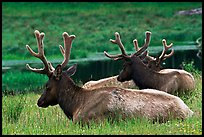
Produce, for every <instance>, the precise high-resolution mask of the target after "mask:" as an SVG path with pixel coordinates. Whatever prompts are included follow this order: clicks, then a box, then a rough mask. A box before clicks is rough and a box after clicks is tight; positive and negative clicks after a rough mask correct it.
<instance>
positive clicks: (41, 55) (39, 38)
mask: <svg viewBox="0 0 204 137" xmlns="http://www.w3.org/2000/svg"><path fill="white" fill-rule="evenodd" d="M34 33H35V36H36V40H37V45H38V53H35V52H34V51H33V50H32V49H31V48H30V46H28V45H26V48H27V50H28V51H29V52H30V53H31V55H33V56H34V57H37V58H39V59H40V60H41V61H42V62H43V64H44V68H43V69H42V68H41V69H36V68H32V67H30V65H29V64H26V67H27V69H29V70H31V71H33V72H36V73H40V74H47V75H48V76H50V74H51V70H50V69H49V65H48V61H47V59H46V57H45V54H44V44H43V38H44V36H45V34H44V33H40V32H39V31H38V30H35V32H34Z"/></svg>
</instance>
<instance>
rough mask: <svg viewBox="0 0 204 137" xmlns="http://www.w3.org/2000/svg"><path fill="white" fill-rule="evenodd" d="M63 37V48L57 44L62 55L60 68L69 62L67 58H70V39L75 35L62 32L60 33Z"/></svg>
mask: <svg viewBox="0 0 204 137" xmlns="http://www.w3.org/2000/svg"><path fill="white" fill-rule="evenodd" d="M62 36H63V39H64V48H63V47H62V46H61V45H59V48H60V51H61V53H62V55H63V57H64V60H63V62H62V63H61V65H62V68H64V67H65V66H66V65H67V63H68V62H69V58H70V52H71V47H72V41H73V39H74V38H75V37H76V36H75V35H70V36H69V34H68V33H67V32H64V33H63V34H62Z"/></svg>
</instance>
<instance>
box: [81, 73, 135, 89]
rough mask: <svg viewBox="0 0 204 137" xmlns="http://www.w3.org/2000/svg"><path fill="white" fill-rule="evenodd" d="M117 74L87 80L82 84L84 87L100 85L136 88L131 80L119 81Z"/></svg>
mask: <svg viewBox="0 0 204 137" xmlns="http://www.w3.org/2000/svg"><path fill="white" fill-rule="evenodd" d="M117 77H118V75H116V76H112V77H107V78H103V79H100V80H96V81H93V80H92V81H88V82H86V83H85V84H84V85H83V88H85V89H97V88H102V87H120V88H137V86H136V85H135V83H134V81H133V80H130V81H125V82H120V81H118V80H117Z"/></svg>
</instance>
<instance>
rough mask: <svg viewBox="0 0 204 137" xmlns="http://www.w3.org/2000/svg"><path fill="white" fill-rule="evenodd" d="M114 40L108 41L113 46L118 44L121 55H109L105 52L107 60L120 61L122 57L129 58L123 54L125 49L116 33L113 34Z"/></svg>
mask: <svg viewBox="0 0 204 137" xmlns="http://www.w3.org/2000/svg"><path fill="white" fill-rule="evenodd" d="M115 38H116V39H115V40H112V39H110V41H111V42H112V43H114V44H118V46H119V48H120V50H121V52H122V54H118V55H110V54H108V53H107V52H106V51H104V54H105V55H106V56H107V57H109V58H113V59H114V60H118V59H122V58H124V57H129V56H128V55H127V54H126V52H125V48H124V46H123V44H122V42H121V40H120V34H119V33H118V32H115Z"/></svg>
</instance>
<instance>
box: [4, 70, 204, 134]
mask: <svg viewBox="0 0 204 137" xmlns="http://www.w3.org/2000/svg"><path fill="white" fill-rule="evenodd" d="M194 72H195V70H194ZM193 76H194V77H195V80H196V88H195V89H194V90H193V91H192V94H191V95H183V96H181V97H180V98H181V99H182V100H183V101H184V102H185V103H186V104H187V105H188V106H189V107H190V109H191V110H192V111H194V115H193V117H191V118H189V119H186V120H184V121H178V120H172V121H168V122H167V123H163V124H159V123H155V124H152V123H150V122H149V121H147V120H146V119H128V120H127V121H120V122H116V123H114V124H111V123H109V122H108V121H105V123H103V124H102V123H100V124H96V123H92V124H91V127H90V128H88V127H87V126H85V127H83V128H82V127H81V126H79V125H77V124H73V123H72V121H70V120H68V119H67V117H66V116H65V115H64V113H63V112H62V110H61V109H60V107H59V106H58V105H57V106H54V107H48V108H45V109H42V108H38V106H37V100H38V98H39V97H40V94H36V93H34V92H32V91H30V92H27V93H24V94H18V95H14V96H13V95H4V96H3V97H2V134H3V135H8V134H13V135H14V134H17V135H18V134H24V135H25V134H29V135H30V134H35V135H40V134H43V135H48V134H52V135H58V134H68V135H71V134H80V135H87V134H93V135H98V134H99V135H104V134H105V135H115V134H117V135H118V134H119V135H123V134H124V135H130V134H149V135H163V134H168V135H172V134H179V135H183V134H187V135H201V134H202V77H201V74H200V73H199V72H196V73H193Z"/></svg>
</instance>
